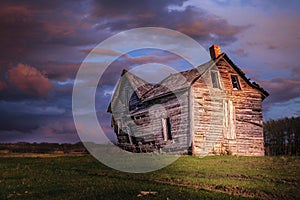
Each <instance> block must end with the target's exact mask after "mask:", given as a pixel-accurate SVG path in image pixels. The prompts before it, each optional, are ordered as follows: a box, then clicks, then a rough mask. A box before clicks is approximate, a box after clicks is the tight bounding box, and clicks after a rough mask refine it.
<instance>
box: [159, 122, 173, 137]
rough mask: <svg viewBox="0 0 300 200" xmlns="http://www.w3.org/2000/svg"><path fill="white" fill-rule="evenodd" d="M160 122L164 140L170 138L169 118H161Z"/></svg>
mask: <svg viewBox="0 0 300 200" xmlns="http://www.w3.org/2000/svg"><path fill="white" fill-rule="evenodd" d="M161 122H162V129H163V138H164V141H168V140H172V134H171V124H170V119H169V118H162V119H161Z"/></svg>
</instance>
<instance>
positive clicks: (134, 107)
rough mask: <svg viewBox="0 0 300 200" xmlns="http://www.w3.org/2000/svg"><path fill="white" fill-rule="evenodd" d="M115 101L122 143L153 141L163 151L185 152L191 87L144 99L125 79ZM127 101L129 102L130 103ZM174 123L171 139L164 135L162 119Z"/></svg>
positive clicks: (117, 131) (118, 132) (115, 111)
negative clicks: (143, 100) (142, 99)
mask: <svg viewBox="0 0 300 200" xmlns="http://www.w3.org/2000/svg"><path fill="white" fill-rule="evenodd" d="M121 84H122V85H121V87H120V88H121V90H120V91H117V92H118V97H117V98H115V100H114V101H115V102H112V114H113V125H114V128H115V129H114V131H115V133H116V135H117V138H118V142H119V143H122V144H135V145H137V144H138V142H139V141H141V142H142V143H144V144H145V143H149V144H150V143H152V144H153V145H155V146H159V147H160V148H162V151H166V152H174V153H184V152H185V151H187V149H188V145H189V143H190V133H189V114H188V111H189V110H188V109H189V107H188V106H189V104H188V100H189V98H188V90H187V89H186V90H183V91H180V92H177V93H176V94H169V95H166V96H163V97H160V98H156V99H154V100H150V101H146V102H142V101H141V100H140V99H139V98H138V96H137V95H136V93H135V91H134V89H133V88H132V87H131V84H130V83H129V81H128V80H127V79H126V78H124V79H122V83H121ZM126 100H127V101H128V102H129V103H126ZM163 118H168V119H169V122H170V131H171V136H172V139H171V140H165V138H164V137H163V136H164V134H163V126H162V119H163Z"/></svg>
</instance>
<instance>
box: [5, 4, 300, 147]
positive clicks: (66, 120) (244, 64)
mask: <svg viewBox="0 0 300 200" xmlns="http://www.w3.org/2000/svg"><path fill="white" fill-rule="evenodd" d="M0 4H1V5H0V27H1V28H0V41H1V45H0V52H1V59H0V113H1V115H0V142H17V141H29V142H43V141H45V142H60V143H63V142H77V141H79V138H78V135H77V134H76V129H75V126H74V122H73V117H72V88H73V83H74V79H75V76H76V73H77V71H78V69H79V67H80V65H81V63H82V61H83V60H84V59H85V57H86V56H87V55H88V53H89V52H90V50H92V49H93V48H94V47H95V46H96V45H97V44H99V43H100V42H101V41H103V40H105V39H106V38H108V37H110V36H112V35H114V34H117V33H119V32H121V31H124V30H128V29H132V28H138V27H149V26H150V27H165V28H170V29H173V30H177V31H180V32H182V33H184V34H187V35H188V36H190V37H191V38H193V39H194V40H196V41H198V42H199V43H200V44H201V45H202V46H203V47H204V48H206V49H208V47H209V46H210V45H212V44H218V45H220V46H221V50H222V51H223V52H226V53H227V55H228V56H229V57H230V58H231V59H232V60H233V61H234V62H235V63H236V64H237V65H238V66H240V67H241V69H242V70H243V71H244V72H245V73H246V74H247V76H248V77H249V78H251V79H252V80H254V81H256V82H258V83H259V84H260V85H261V86H262V87H263V88H264V89H265V90H267V91H268V92H269V93H270V96H269V97H268V98H267V99H266V100H265V101H264V119H265V120H268V119H278V118H282V117H290V116H299V115H300V89H299V88H300V66H299V63H300V62H299V61H300V60H299V57H300V55H299V52H300V28H299V20H300V12H299V11H300V3H299V1H297V0H295V1H292V0H288V1H280V0H275V1H274V0H273V1H268V0H266V1H260V0H256V1H255V0H254V1H239V0H232V1H227V0H219V1H215V0H211V1H198V0H164V1H160V0H122V1H111V0H98V1H96V0H94V1H93V0H82V1H80V0H76V1H75V0H74V1H60V0H53V1H23V0H20V1H15V0H11V1H1V3H0ZM102 53H103V52H102ZM104 53H106V54H111V53H114V52H104ZM176 59H177V58H174V56H173V55H172V54H168V53H166V52H163V53H162V52H157V51H154V50H148V51H143V53H138V52H133V53H131V54H128V55H126V56H125V58H123V59H122V58H121V59H119V60H118V61H116V62H115V63H113V65H112V66H111V68H110V70H108V71H107V72H106V75H105V77H102V78H101V80H100V84H99V85H100V86H101V87H100V88H99V90H97V97H96V99H97V98H98V99H100V100H101V102H103V103H101V104H99V105H96V108H97V113H98V118H99V119H100V121H101V124H103V128H104V129H107V130H109V124H110V121H109V118H108V116H109V115H107V114H106V112H105V109H106V106H107V105H106V104H107V103H108V102H109V99H110V97H111V93H112V90H113V88H114V85H115V83H116V81H117V80H118V78H119V76H120V74H121V71H122V69H123V68H127V69H130V68H132V67H133V66H137V65H142V64H145V63H151V62H156V63H163V64H166V65H171V66H172V67H174V68H176V67H177V69H179V68H180V64H178V63H180V62H174V61H176ZM154 69H155V67H154Z"/></svg>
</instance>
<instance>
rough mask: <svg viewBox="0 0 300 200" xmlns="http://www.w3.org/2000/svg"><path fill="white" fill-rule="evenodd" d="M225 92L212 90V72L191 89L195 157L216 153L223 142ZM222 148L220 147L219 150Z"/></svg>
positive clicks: (216, 89) (201, 78) (202, 77)
mask: <svg viewBox="0 0 300 200" xmlns="http://www.w3.org/2000/svg"><path fill="white" fill-rule="evenodd" d="M223 99H224V92H223V91H222V90H220V89H218V88H212V82H211V77H210V71H207V72H206V73H205V74H204V75H202V76H201V77H200V78H199V79H198V80H196V82H195V83H194V84H193V85H192V87H191V100H192V101H191V102H192V103H191V113H190V115H191V120H192V121H193V122H192V125H191V134H192V135H193V147H192V151H193V154H194V155H207V154H212V153H214V151H215V150H214V149H215V148H217V147H218V146H220V144H221V142H222V131H223ZM219 148H221V146H220V147H218V149H219Z"/></svg>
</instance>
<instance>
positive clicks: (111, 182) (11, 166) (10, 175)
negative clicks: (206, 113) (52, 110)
mask: <svg viewBox="0 0 300 200" xmlns="http://www.w3.org/2000/svg"><path fill="white" fill-rule="evenodd" d="M299 169H300V158H299V157H236V156H221V157H220V156H215V157H204V158H198V157H192V156H183V157H181V158H180V159H178V160H177V161H176V162H175V163H173V164H172V165H170V166H168V167H166V168H163V169H161V170H159V171H155V172H151V173H144V174H130V173H124V172H120V171H116V170H113V169H110V168H108V167H106V166H104V165H102V164H101V163H99V162H98V161H97V160H95V159H94V158H93V157H91V156H88V155H87V156H74V157H73V156H72V157H68V156H67V157H54V158H0V199H243V198H245V199H248V198H251V199H253V198H255V199H299V198H300V190H299V184H300V171H299ZM141 191H155V192H157V194H156V195H145V196H142V197H138V194H139V193H140V192H141Z"/></svg>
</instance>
